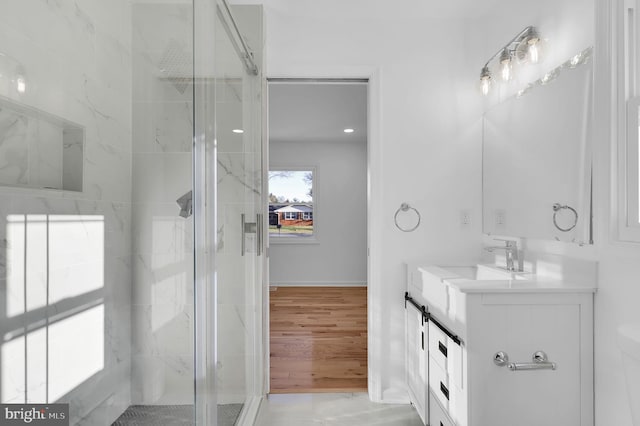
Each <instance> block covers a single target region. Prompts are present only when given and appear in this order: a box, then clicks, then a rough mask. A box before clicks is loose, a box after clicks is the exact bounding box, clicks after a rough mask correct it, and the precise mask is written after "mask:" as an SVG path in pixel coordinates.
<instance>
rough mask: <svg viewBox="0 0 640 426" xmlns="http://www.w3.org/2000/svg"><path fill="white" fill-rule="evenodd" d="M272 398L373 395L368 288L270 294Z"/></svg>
mask: <svg viewBox="0 0 640 426" xmlns="http://www.w3.org/2000/svg"><path fill="white" fill-rule="evenodd" d="M269 295H270V303H269V304H270V327H271V328H270V338H271V393H296V392H305V393H306V392H362V391H366V390H367V288H366V287H277V289H276V290H275V291H273V290H272V291H270V292H269Z"/></svg>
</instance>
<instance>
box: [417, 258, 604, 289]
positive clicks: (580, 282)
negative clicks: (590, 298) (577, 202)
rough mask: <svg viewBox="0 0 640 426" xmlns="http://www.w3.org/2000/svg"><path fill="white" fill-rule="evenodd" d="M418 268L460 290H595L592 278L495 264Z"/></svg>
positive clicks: (565, 271)
mask: <svg viewBox="0 0 640 426" xmlns="http://www.w3.org/2000/svg"><path fill="white" fill-rule="evenodd" d="M417 269H418V271H420V272H421V273H423V274H425V273H426V274H429V275H431V276H435V277H437V278H439V281H440V283H442V284H444V285H446V286H449V287H450V288H452V289H455V290H457V291H460V292H461V293H595V292H596V289H597V287H596V283H595V280H591V279H583V278H582V276H580V275H576V274H572V273H567V270H568V269H569V270H570V269H572V268H565V269H564V271H563V272H562V273H560V274H558V273H555V272H554V271H551V273H549V274H542V273H538V274H535V273H532V272H509V271H507V270H505V269H502V268H498V267H495V266H494V265H485V264H478V265H471V266H461V265H456V266H436V265H428V266H419V267H418V268H417Z"/></svg>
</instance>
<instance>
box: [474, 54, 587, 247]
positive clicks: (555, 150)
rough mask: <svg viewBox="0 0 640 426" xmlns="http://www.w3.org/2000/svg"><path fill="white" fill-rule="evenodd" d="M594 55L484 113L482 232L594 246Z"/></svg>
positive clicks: (574, 61)
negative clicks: (592, 200) (592, 123)
mask: <svg viewBox="0 0 640 426" xmlns="http://www.w3.org/2000/svg"><path fill="white" fill-rule="evenodd" d="M590 56H591V49H587V50H585V51H584V52H582V53H581V54H579V55H576V56H575V57H574V58H571V59H570V60H569V61H567V62H565V63H564V64H562V65H561V66H560V67H558V68H556V69H554V70H552V71H551V72H549V73H548V74H547V75H545V76H544V77H543V78H542V79H540V80H538V81H537V82H535V83H533V84H531V85H529V87H527V88H526V89H525V90H522V91H521V92H519V93H518V95H516V96H513V97H511V98H509V99H507V100H505V101H504V102H501V103H500V104H498V105H496V106H494V107H492V108H491V109H490V110H488V111H487V112H486V113H485V115H484V130H483V172H482V175H483V231H484V232H485V233H486V234H490V235H491V234H493V235H508V236H516V237H527V238H539V239H552V240H558V241H567V242H575V243H578V244H584V243H591V143H590V124H591V119H590V118H591V110H592V107H591V103H592V96H591V91H592V89H591V87H592V65H591V61H590Z"/></svg>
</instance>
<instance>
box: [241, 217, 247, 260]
mask: <svg viewBox="0 0 640 426" xmlns="http://www.w3.org/2000/svg"><path fill="white" fill-rule="evenodd" d="M244 232H245V221H244V213H242V214H241V215H240V240H241V242H240V255H241V256H244V250H245V248H246V244H245V241H244V238H245V236H244Z"/></svg>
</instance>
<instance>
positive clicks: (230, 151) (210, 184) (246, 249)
mask: <svg viewBox="0 0 640 426" xmlns="http://www.w3.org/2000/svg"><path fill="white" fill-rule="evenodd" d="M215 3H216V4H215V8H211V9H208V13H211V14H215V18H214V21H215V25H213V26H212V28H213V33H212V34H210V35H211V36H212V37H211V38H209V39H213V40H215V43H214V45H213V46H209V47H210V48H211V49H210V50H209V51H206V50H205V51H204V52H205V53H204V54H205V55H206V54H212V53H213V56H212V57H211V61H210V62H207V61H205V60H203V58H200V60H201V61H202V62H198V59H199V58H198V54H197V53H196V64H197V65H196V68H198V64H199V63H200V65H201V66H202V70H203V72H204V73H205V75H204V76H203V75H198V71H196V81H198V84H199V85H200V87H199V89H197V91H196V99H197V98H198V95H200V96H201V97H204V99H202V103H200V102H198V101H197V100H196V105H200V109H198V107H196V133H197V134H198V122H199V121H198V120H199V119H200V124H201V127H200V128H201V129H202V130H203V133H201V134H202V137H200V138H196V151H197V152H196V157H195V158H196V186H195V187H196V189H197V188H198V187H199V186H201V187H204V188H205V189H204V190H203V197H204V198H203V199H201V200H196V216H198V210H199V209H201V210H202V212H203V216H202V217H201V218H200V220H198V219H196V223H197V225H196V235H199V234H201V233H200V232H199V231H198V224H200V225H199V226H200V227H201V228H202V229H206V238H207V239H208V240H207V241H203V244H201V246H202V248H203V250H200V253H201V254H200V256H199V257H198V254H197V255H196V256H197V258H196V263H197V264H198V259H200V260H201V262H200V266H197V268H196V273H197V274H198V269H199V268H203V265H202V262H207V265H206V267H205V269H206V270H207V271H205V273H204V274H203V277H204V276H206V278H205V279H204V280H202V282H201V283H200V284H197V286H199V287H200V288H201V291H200V294H202V295H203V296H204V298H205V299H206V303H203V302H201V301H198V299H199V298H198V297H196V304H198V303H200V304H201V307H202V309H201V310H200V311H202V310H206V311H207V312H208V313H207V314H206V315H207V318H203V317H202V316H200V315H202V312H200V313H197V314H196V315H197V316H198V317H199V320H200V321H203V326H202V327H200V329H199V331H197V332H196V345H198V344H199V343H198V338H199V337H202V339H204V340H208V341H209V343H210V344H209V345H208V347H206V348H203V350H204V351H206V353H207V354H208V355H207V357H206V360H196V363H197V365H199V366H200V371H202V374H198V368H196V373H197V377H203V378H205V377H206V380H205V382H206V385H205V386H202V388H203V392H204V393H203V392H200V393H201V395H198V398H197V400H198V401H202V402H201V405H202V404H209V407H208V408H207V409H206V410H205V409H204V408H203V407H199V408H200V410H199V417H198V418H202V416H206V418H211V417H214V416H215V418H217V424H218V425H220V426H222V425H233V424H243V423H244V422H245V421H250V419H251V418H252V416H253V415H254V413H255V411H256V410H257V403H258V402H259V395H260V394H261V391H262V388H261V383H262V382H261V377H262V374H261V368H260V354H261V345H260V342H261V338H262V336H261V303H262V297H261V294H262V292H261V291H262V290H261V289H262V285H261V284H262V261H263V259H264V254H263V249H262V247H263V229H264V227H263V217H262V214H261V211H262V202H263V197H262V194H263V191H262V139H261V134H262V119H261V111H262V99H261V87H262V86H261V84H262V83H261V76H260V74H259V70H258V68H257V67H255V66H251V64H250V63H251V61H247V60H246V56H245V55H246V52H245V50H244V48H245V47H247V48H251V49H252V50H253V51H255V52H258V53H254V56H253V58H254V60H255V62H256V63H259V60H260V57H259V52H260V48H261V46H262V10H261V8H260V7H257V6H234V7H233V8H231V7H229V6H228V5H227V4H226V2H223V1H218V2H215ZM196 19H198V18H196ZM196 24H197V22H196ZM196 27H197V25H196ZM240 34H242V35H240ZM197 35H199V34H197ZM202 48H203V49H205V48H206V46H204V45H202ZM207 124H208V125H207ZM198 151H201V154H202V155H201V156H199V155H198ZM199 158H200V159H199ZM202 159H204V160H202ZM198 170H199V172H198ZM198 176H200V177H201V180H198ZM196 239H198V236H196ZM207 247H211V249H210V250H209V249H207ZM197 250H198V249H197ZM197 252H198V251H197ZM196 293H198V290H196ZM197 321H198V319H197ZM205 328H208V331H207V330H205ZM200 333H204V334H200ZM213 336H215V337H213ZM197 353H198V355H197V356H201V355H202V353H203V351H202V350H198V349H197ZM197 380H199V379H198V378H197ZM207 393H210V394H212V395H213V398H210V399H208V400H206V398H204V399H203V398H202V396H203V395H205V394H207ZM214 400H215V404H213V401H214ZM204 411H206V413H205V412H204Z"/></svg>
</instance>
